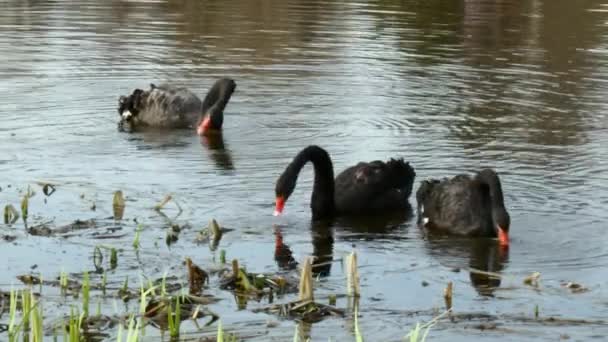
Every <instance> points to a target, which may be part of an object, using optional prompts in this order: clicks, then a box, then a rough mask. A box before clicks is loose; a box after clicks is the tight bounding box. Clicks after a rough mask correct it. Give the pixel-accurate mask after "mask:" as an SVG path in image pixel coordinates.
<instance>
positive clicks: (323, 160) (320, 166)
mask: <svg viewBox="0 0 608 342" xmlns="http://www.w3.org/2000/svg"><path fill="white" fill-rule="evenodd" d="M309 161H310V162H311V163H312V164H313V166H314V169H315V180H314V186H313V190H312V196H311V199H310V209H311V210H312V218H313V220H318V219H323V218H328V217H331V216H333V215H334V211H335V204H334V168H333V164H332V162H331V158H330V157H329V154H328V153H327V151H325V150H324V149H323V148H321V147H319V146H315V145H312V146H308V147H306V148H305V149H303V150H302V151H300V153H298V155H297V156H296V157H295V158H294V159H293V161H292V162H291V164H290V165H289V166H288V167H287V170H285V173H286V174H287V175H288V177H290V178H292V179H293V181H294V183H295V179H297V177H298V174H299V173H300V170H302V168H303V167H304V165H306V163H308V162H309Z"/></svg>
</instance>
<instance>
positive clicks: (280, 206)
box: [272, 196, 285, 216]
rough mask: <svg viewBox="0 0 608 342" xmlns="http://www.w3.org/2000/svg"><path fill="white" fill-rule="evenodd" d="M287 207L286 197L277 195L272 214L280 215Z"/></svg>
mask: <svg viewBox="0 0 608 342" xmlns="http://www.w3.org/2000/svg"><path fill="white" fill-rule="evenodd" d="M284 207H285V197H283V196H277V200H276V207H275V208H274V213H273V214H272V215H274V216H279V215H281V214H282V213H283V208H284Z"/></svg>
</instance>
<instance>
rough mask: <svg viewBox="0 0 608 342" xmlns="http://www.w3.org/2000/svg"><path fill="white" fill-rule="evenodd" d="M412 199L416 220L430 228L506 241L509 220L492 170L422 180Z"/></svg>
mask: <svg viewBox="0 0 608 342" xmlns="http://www.w3.org/2000/svg"><path fill="white" fill-rule="evenodd" d="M416 201H417V202H418V223H419V224H421V225H423V226H424V227H427V228H429V230H431V231H432V230H437V231H440V232H445V233H450V234H456V235H464V236H481V237H497V238H498V240H499V242H500V244H501V245H502V246H508V245H509V225H510V223H511V220H510V218H509V213H507V209H506V208H505V204H504V198H503V194H502V188H501V185H500V179H499V178H498V174H497V173H496V172H495V171H494V170H491V169H484V170H482V171H480V172H478V173H477V174H476V175H475V176H474V177H470V176H468V175H457V176H455V177H454V178H451V179H447V178H446V179H443V180H436V179H431V180H425V181H422V182H421V184H420V188H419V189H418V191H417V192H416Z"/></svg>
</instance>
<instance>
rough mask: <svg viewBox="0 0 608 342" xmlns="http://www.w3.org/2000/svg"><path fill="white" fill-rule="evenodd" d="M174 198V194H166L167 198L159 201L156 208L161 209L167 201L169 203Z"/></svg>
mask: <svg viewBox="0 0 608 342" xmlns="http://www.w3.org/2000/svg"><path fill="white" fill-rule="evenodd" d="M172 199H173V196H171V195H165V198H163V199H162V201H160V202H158V203H157V204H156V205H155V206H154V210H161V209H162V208H163V207H164V206H165V205H166V204H167V203H169V202H170V201H171V200H172Z"/></svg>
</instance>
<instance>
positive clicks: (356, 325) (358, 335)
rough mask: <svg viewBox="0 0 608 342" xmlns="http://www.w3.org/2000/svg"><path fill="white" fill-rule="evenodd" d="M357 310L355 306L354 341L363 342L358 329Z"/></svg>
mask: <svg viewBox="0 0 608 342" xmlns="http://www.w3.org/2000/svg"><path fill="white" fill-rule="evenodd" d="M358 316H359V310H358V309H357V307H356V306H355V341H357V342H363V335H362V334H361V329H360V328H359V318H358Z"/></svg>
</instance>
